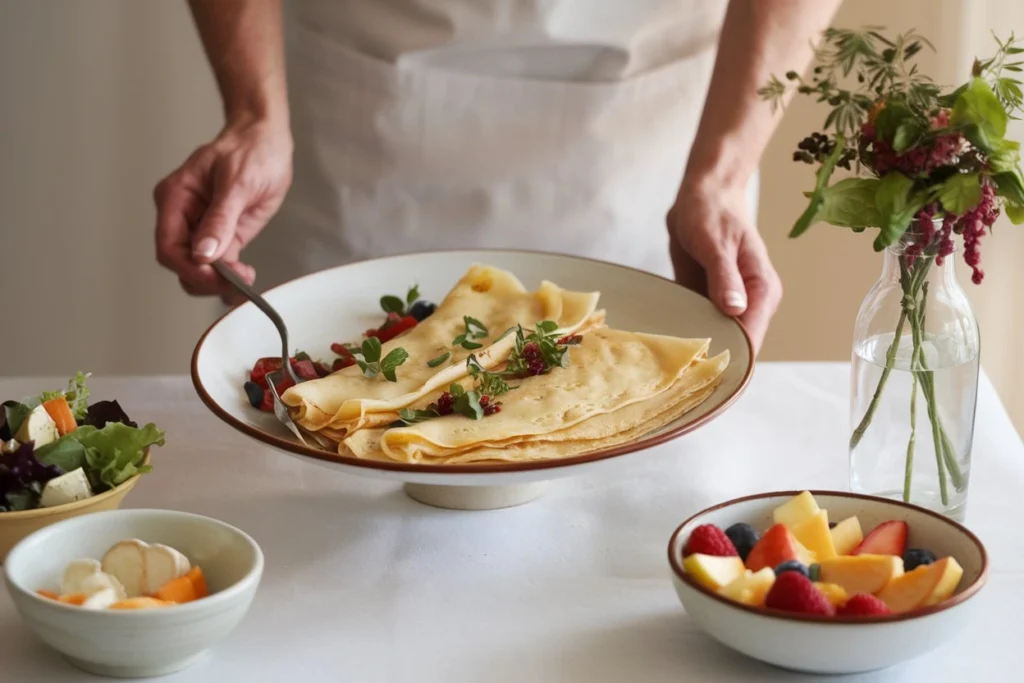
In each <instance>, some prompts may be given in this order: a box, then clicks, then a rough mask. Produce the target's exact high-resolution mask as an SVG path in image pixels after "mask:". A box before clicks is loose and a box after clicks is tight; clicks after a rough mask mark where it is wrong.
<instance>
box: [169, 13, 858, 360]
mask: <svg viewBox="0 0 1024 683" xmlns="http://www.w3.org/2000/svg"><path fill="white" fill-rule="evenodd" d="M189 4H190V8H191V11H192V15H193V17H194V20H195V24H196V26H197V29H198V32H199V35H200V38H201V40H202V43H203V46H204V49H205V52H206V54H207V57H208V59H209V62H210V63H211V66H212V69H213V72H214V75H215V77H216V81H217V84H218V88H219V90H220V93H221V96H222V99H223V104H224V114H225V124H224V127H223V129H222V130H221V131H220V132H219V134H217V136H216V137H215V138H214V139H213V140H212V141H211V142H209V143H207V144H204V145H202V146H201V147H199V148H198V149H197V150H196V151H195V152H194V153H193V154H192V155H191V156H189V157H188V159H187V160H186V161H185V162H184V163H183V164H182V165H181V166H180V167H179V168H177V169H176V170H174V171H173V172H172V173H170V175H168V176H167V177H166V178H164V179H163V180H162V181H161V182H160V183H159V184H158V185H157V187H156V189H155V191H154V197H155V201H156V207H157V220H156V249H157V259H158V261H159V262H160V263H161V264H162V265H163V266H165V267H166V268H168V269H170V270H171V271H173V272H174V273H176V274H177V275H178V277H179V280H180V282H181V286H182V287H183V288H184V289H185V291H186V292H188V293H189V294H193V295H216V296H220V297H221V298H222V299H224V300H225V302H227V303H232V302H234V301H236V299H235V298H234V297H235V293H234V292H233V291H232V290H231V288H230V286H229V285H228V284H227V283H226V282H225V281H224V280H222V279H220V278H219V276H218V275H217V274H216V273H215V271H214V270H213V269H212V267H211V266H210V265H209V264H211V263H212V262H213V261H215V260H218V259H221V260H223V261H224V262H225V263H227V264H229V265H230V266H231V267H232V268H233V269H234V270H235V271H236V272H237V273H238V274H240V275H241V276H242V277H243V278H244V279H245V280H246V281H248V282H250V283H252V282H254V281H255V280H256V277H257V275H258V276H259V284H260V286H264V287H266V286H272V285H275V284H278V283H280V282H284V281H287V280H289V279H292V278H294V277H297V276H299V275H303V274H306V273H309V272H314V271H316V270H320V269H322V268H326V267H330V266H335V265H338V264H341V263H346V262H350V261H355V260H362V259H366V258H371V257H376V256H383V255H389V254H396V253H403V252H412V251H420V250H428V249H444V248H470V247H474V248H475V247H480V248H491V247H503V248H526V249H535V250H542V251H554V252H563V253H572V254H577V255H581V256H587V257H594V258H598V259H602V260H607V261H614V262H618V263H622V264H625V265H629V266H633V267H637V268H641V269H644V270H647V271H650V272H653V273H656V274H660V275H664V276H673V275H674V276H675V278H676V279H677V280H678V281H679V282H680V283H681V284H683V285H685V286H687V287H690V288H692V289H694V290H696V291H699V292H701V293H706V294H707V295H708V296H709V297H710V298H711V299H712V301H714V302H715V304H717V305H718V307H719V308H720V309H721V310H722V311H723V312H724V313H726V314H729V315H735V316H738V317H739V319H740V320H741V321H742V322H743V323H744V325H745V326H746V328H747V330H748V331H749V333H750V335H751V337H752V339H753V341H754V344H755V347H757V348H759V347H760V345H761V342H762V340H763V339H764V335H765V332H766V331H767V329H768V324H769V321H770V319H771V317H772V315H773V314H774V312H775V310H776V308H777V306H778V304H779V301H780V299H781V296H782V286H781V283H780V280H779V277H778V275H777V273H776V272H775V269H774V268H773V266H772V264H771V261H770V259H769V256H768V252H767V249H766V247H765V244H764V241H763V240H762V239H761V237H760V235H759V234H758V231H757V229H756V227H755V223H754V220H753V211H752V210H751V206H750V203H749V202H748V201H747V198H748V196H749V195H750V193H751V190H754V191H756V185H755V183H756V171H757V166H758V163H759V159H760V156H761V153H762V151H763V150H764V148H765V146H766V144H767V142H768V140H769V138H770V136H771V134H772V132H773V130H774V128H775V126H776V124H777V118H778V117H777V115H776V114H775V113H773V112H772V111H771V109H770V108H769V106H768V105H767V104H765V103H763V102H761V101H760V100H759V97H758V95H757V93H756V91H757V88H758V87H759V86H760V85H762V84H764V83H765V82H766V81H767V79H768V76H769V74H770V73H782V72H786V71H789V70H791V69H800V68H802V67H804V66H806V64H807V63H808V62H809V60H810V58H811V57H812V55H813V42H814V40H815V39H816V38H817V36H818V35H819V34H820V32H821V31H822V30H823V29H824V28H825V27H826V26H827V25H828V23H829V21H830V20H831V17H832V15H833V13H834V12H835V10H836V8H837V6H838V4H839V0H629V1H628V2H626V1H624V0H546V1H545V2H528V1H526V0H347V1H346V2H340V1H338V2H328V1H327V0H291V1H290V2H287V3H286V5H285V6H284V7H282V5H281V0H189ZM286 53H287V60H286V59H285V54H286ZM286 64H287V68H286ZM286 72H287V73H286ZM293 178H294V182H293ZM286 197H287V198H286ZM271 219H273V220H271ZM268 223H270V225H269V227H267V225H268ZM264 228H266V229H264ZM243 250H244V251H243ZM551 277H552V278H553V279H554V280H557V273H552V275H551Z"/></svg>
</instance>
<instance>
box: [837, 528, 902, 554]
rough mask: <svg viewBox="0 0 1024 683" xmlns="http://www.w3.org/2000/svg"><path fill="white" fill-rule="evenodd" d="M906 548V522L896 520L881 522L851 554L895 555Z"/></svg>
mask: <svg viewBox="0 0 1024 683" xmlns="http://www.w3.org/2000/svg"><path fill="white" fill-rule="evenodd" d="M906 549H907V523H906V522H900V521H897V520H891V521H888V522H883V523H882V524H879V525H878V526H877V527H875V530H874V531H872V532H871V533H870V534H868V535H867V536H866V537H865V538H864V540H863V541H861V542H860V545H858V546H857V547H856V548H854V549H853V552H851V553H850V554H851V555H897V556H899V557H903V552H904V551H905V550H906Z"/></svg>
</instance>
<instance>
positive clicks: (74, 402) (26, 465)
mask: <svg viewBox="0 0 1024 683" xmlns="http://www.w3.org/2000/svg"><path fill="white" fill-rule="evenodd" d="M88 379H89V375H88V374H85V373H81V372H79V373H77V374H76V375H75V376H74V377H73V378H72V379H71V380H70V381H69V382H68V386H67V388H66V389H65V390H62V391H45V392H43V393H41V394H39V395H37V396H32V397H29V398H26V399H24V400H21V401H5V402H4V403H3V404H0V405H2V410H0V512H4V511H14V510H27V509H32V508H35V507H37V506H38V505H39V501H40V496H41V495H42V493H43V491H44V489H45V488H46V485H47V483H48V482H49V481H50V480H52V479H54V478H56V477H59V476H61V475H62V474H65V473H68V472H72V471H74V470H77V469H81V470H82V471H83V473H84V474H85V476H86V478H87V479H88V482H89V486H90V488H91V491H89V492H87V493H88V494H89V495H95V494H97V493H101V492H103V491H106V490H108V489H111V488H113V487H115V486H118V485H120V484H123V483H124V482H125V481H127V480H128V479H130V478H131V477H133V476H135V475H136V474H140V473H146V472H149V471H151V469H152V468H151V467H150V465H148V464H146V463H145V462H144V460H145V457H146V449H147V448H148V447H150V446H162V445H164V433H163V432H162V431H161V430H160V429H158V428H157V427H156V425H154V424H152V423H150V424H146V425H145V426H143V427H141V428H140V427H139V426H138V425H137V424H136V423H135V422H133V421H132V420H131V418H129V417H128V415H127V413H125V411H124V410H123V409H122V408H121V406H120V404H119V403H118V402H117V401H97V402H95V403H93V404H91V405H90V404H89V402H88V399H89V388H88V386H87V384H86V383H87V380H88ZM65 403H66V405H65ZM44 404H45V405H44ZM34 413H38V415H34ZM69 413H70V416H69ZM30 419H31V420H33V421H36V422H35V423H34V424H35V425H37V424H38V421H40V420H41V421H43V422H45V423H47V424H46V426H45V427H44V429H43V431H33V429H36V426H34V424H33V423H29V424H28V425H27V426H26V423H27V422H28V421H29V420H30ZM23 427H25V429H23ZM40 434H48V435H49V436H46V437H45V438H40V436H39V435H40ZM29 437H31V438H29ZM22 439H24V440H25V441H24V442H22V441H21V440H22ZM34 439H39V443H38V444H37V443H36V441H35V440H34Z"/></svg>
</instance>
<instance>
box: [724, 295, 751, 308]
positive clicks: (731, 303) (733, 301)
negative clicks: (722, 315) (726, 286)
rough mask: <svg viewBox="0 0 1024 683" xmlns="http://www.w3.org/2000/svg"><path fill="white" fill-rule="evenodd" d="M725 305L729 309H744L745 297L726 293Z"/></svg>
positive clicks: (745, 304) (745, 305)
mask: <svg viewBox="0 0 1024 683" xmlns="http://www.w3.org/2000/svg"><path fill="white" fill-rule="evenodd" d="M725 305H726V306H728V307H729V308H746V307H747V297H746V295H744V294H742V293H741V292H726V293H725Z"/></svg>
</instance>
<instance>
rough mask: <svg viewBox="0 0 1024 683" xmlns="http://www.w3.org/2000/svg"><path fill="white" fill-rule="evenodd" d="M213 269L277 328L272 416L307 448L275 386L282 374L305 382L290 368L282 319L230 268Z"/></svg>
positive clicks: (218, 265)
mask: <svg viewBox="0 0 1024 683" xmlns="http://www.w3.org/2000/svg"><path fill="white" fill-rule="evenodd" d="M213 269H214V270H216V271H217V272H218V273H219V274H220V276H221V277H222V278H224V279H225V280H227V281H228V282H229V283H231V285H232V286H233V287H234V288H235V289H237V290H238V291H239V292H241V293H242V295H244V296H245V298H246V299H248V300H249V301H251V302H253V303H254V304H256V308H258V309H260V310H261V311H263V312H264V313H265V314H266V316H267V317H268V318H270V321H271V322H272V323H274V327H276V328H277V333H278V334H280V335H281V368H282V369H281V370H275V371H274V372H270V373H267V380H268V381H267V386H268V387H269V388H270V394H271V395H272V396H273V397H274V415H276V416H277V419H278V420H280V421H281V424H283V425H284V426H285V427H287V428H288V429H289V431H291V433H292V434H294V435H295V436H297V437H298V439H299V441H301V442H302V444H303V445H304V446H309V442H307V441H306V439H305V438H304V437H303V436H302V432H301V431H299V428H298V426H297V425H296V424H295V422H293V421H292V417H291V415H289V414H288V408H287V407H286V406H285V404H284V402H283V401H282V400H281V397H280V396H279V395H278V393H277V387H276V386H275V385H276V384H277V383H278V382H279V381H281V380H282V379H284V373H288V377H289V378H290V379H291V380H292V382H294V383H295V384H301V383H302V382H304V381H306V380H304V379H302V378H301V377H299V375H298V374H297V373H296V372H295V369H294V368H293V367H292V364H291V361H290V358H291V354H289V353H288V349H289V348H290V347H289V345H288V327H287V326H286V325H285V324H284V319H283V318H282V317H281V315H280V314H279V313H278V312H277V311H276V310H274V307H273V306H271V305H270V303H268V302H267V300H266V299H264V298H263V296H262V295H261V294H260V293H259V292H257V291H256V290H255V289H253V288H252V287H250V286H249V285H248V284H247V283H246V282H245V281H244V280H242V278H240V277H238V275H237V274H236V273H235V271H233V270H231V268H230V267H228V266H227V265H226V264H225V263H224V262H223V261H214V262H213ZM318 442H319V440H318ZM320 445H321V446H322V445H323V444H322V443H321V444H320Z"/></svg>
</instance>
